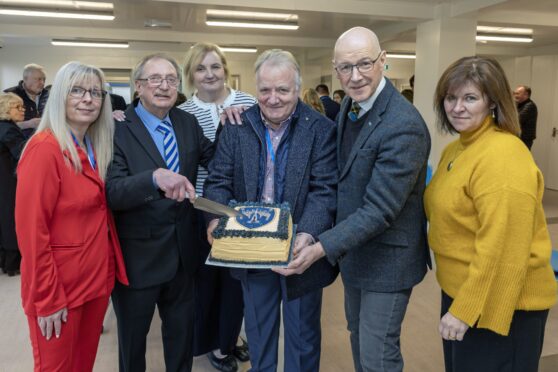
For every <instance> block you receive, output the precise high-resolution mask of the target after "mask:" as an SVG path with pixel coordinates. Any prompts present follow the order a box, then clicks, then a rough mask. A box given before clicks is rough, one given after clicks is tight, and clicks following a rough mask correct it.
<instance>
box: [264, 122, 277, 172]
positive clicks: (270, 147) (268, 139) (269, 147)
mask: <svg viewBox="0 0 558 372" xmlns="http://www.w3.org/2000/svg"><path fill="white" fill-rule="evenodd" d="M265 143H266V145H267V151H269V155H270V156H271V162H272V163H273V165H275V151H274V150H273V144H272V143H271V137H270V136H269V129H266V130H265Z"/></svg>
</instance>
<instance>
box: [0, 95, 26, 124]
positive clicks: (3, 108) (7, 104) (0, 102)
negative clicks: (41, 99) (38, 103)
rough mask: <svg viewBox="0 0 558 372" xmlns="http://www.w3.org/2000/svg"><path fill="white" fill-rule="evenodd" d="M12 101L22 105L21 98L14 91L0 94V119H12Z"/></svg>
mask: <svg viewBox="0 0 558 372" xmlns="http://www.w3.org/2000/svg"><path fill="white" fill-rule="evenodd" d="M14 103H15V104H18V103H19V104H21V105H23V100H22V99H21V97H20V96H18V95H17V94H15V93H2V94H0V120H13V118H12V117H11V115H10V109H11V108H12V107H13V106H12V105H13V104H14Z"/></svg>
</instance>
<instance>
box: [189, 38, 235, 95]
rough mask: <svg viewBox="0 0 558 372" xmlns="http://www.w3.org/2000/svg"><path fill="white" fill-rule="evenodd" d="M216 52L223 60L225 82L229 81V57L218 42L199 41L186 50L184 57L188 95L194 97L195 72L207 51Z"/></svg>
mask: <svg viewBox="0 0 558 372" xmlns="http://www.w3.org/2000/svg"><path fill="white" fill-rule="evenodd" d="M211 52H215V54H217V55H218V56H219V59H220V60H221V64H222V65H223V70H225V82H227V83H228V81H229V76H230V75H229V67H228V65H227V58H225V55H224V54H223V52H222V51H221V49H220V48H219V46H218V45H217V44H212V43H197V44H195V45H194V46H193V47H191V48H190V50H188V51H187V52H186V56H185V57H184V92H185V93H186V96H188V97H192V95H193V94H194V93H195V91H196V87H195V85H194V73H195V72H196V68H197V66H198V65H199V64H200V63H201V62H202V60H203V59H204V58H205V56H206V54H207V53H211Z"/></svg>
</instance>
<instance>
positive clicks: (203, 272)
mask: <svg viewBox="0 0 558 372" xmlns="http://www.w3.org/2000/svg"><path fill="white" fill-rule="evenodd" d="M184 77H185V86H186V91H187V92H192V93H193V94H192V98H191V99H190V100H188V101H187V102H186V103H184V104H182V105H180V106H179V107H178V108H179V109H181V110H184V111H186V112H189V113H190V114H193V115H194V116H195V117H196V119H198V122H199V124H200V126H201V127H202V129H203V133H204V135H205V136H206V137H207V138H209V139H210V140H211V141H216V139H217V133H218V132H220V130H221V127H220V120H219V117H220V115H221V113H222V111H223V109H225V108H227V107H232V106H246V107H250V106H252V105H254V104H255V103H256V99H255V98H254V97H252V96H251V95H249V94H247V93H244V92H240V91H236V90H234V89H232V88H231V87H229V86H228V84H227V81H228V78H229V68H228V65H227V59H226V58H225V55H224V54H223V52H221V50H220V49H219V47H218V46H217V45H215V44H210V43H198V44H196V45H194V46H193V47H192V48H190V49H189V50H188V52H187V53H186V59H185V63H184ZM206 178H207V168H205V167H202V166H200V167H199V168H198V176H197V182H196V193H197V194H198V195H203V185H204V182H205V180H206ZM195 222H196V224H197V225H196V228H197V232H198V236H197V238H198V242H197V243H198V245H199V249H200V259H201V261H200V265H199V268H198V271H197V273H196V282H197V284H198V285H197V287H196V298H195V301H196V321H195V323H194V324H195V325H194V355H195V356H197V355H203V354H207V357H208V358H209V361H210V362H211V364H212V365H213V366H214V367H215V368H216V369H218V370H220V371H225V372H234V371H237V369H238V364H237V362H236V360H235V358H236V359H238V360H240V361H242V362H246V361H248V360H249V359H250V355H249V352H248V346H247V344H246V343H245V342H244V340H242V339H241V338H240V337H239V333H240V329H241V327H242V319H243V310H244V304H243V301H242V288H241V286H240V282H239V281H238V280H236V279H233V278H232V277H231V275H230V272H229V269H228V268H223V267H217V266H210V265H205V260H206V258H207V255H208V254H209V250H210V249H211V247H210V246H209V243H208V242H207V232H206V231H207V225H206V223H205V219H204V217H203V214H202V213H201V212H199V211H198V213H197V219H196V221H195Z"/></svg>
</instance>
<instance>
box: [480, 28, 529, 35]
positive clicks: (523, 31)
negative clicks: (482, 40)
mask: <svg viewBox="0 0 558 372" xmlns="http://www.w3.org/2000/svg"><path fill="white" fill-rule="evenodd" d="M477 32H481V33H483V32H484V33H493V34H507V35H533V29H532V28H516V27H494V26H477Z"/></svg>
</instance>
